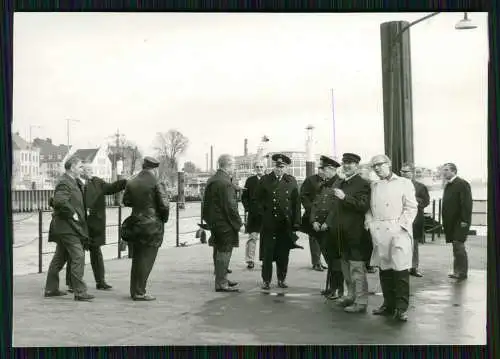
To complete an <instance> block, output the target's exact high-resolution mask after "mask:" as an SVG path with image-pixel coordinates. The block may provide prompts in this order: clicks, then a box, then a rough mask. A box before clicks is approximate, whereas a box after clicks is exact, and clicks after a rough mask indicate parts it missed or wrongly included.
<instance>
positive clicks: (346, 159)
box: [342, 153, 361, 163]
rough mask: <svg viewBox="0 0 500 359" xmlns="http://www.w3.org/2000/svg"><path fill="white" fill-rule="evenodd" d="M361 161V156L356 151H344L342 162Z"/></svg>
mask: <svg viewBox="0 0 500 359" xmlns="http://www.w3.org/2000/svg"><path fill="white" fill-rule="evenodd" d="M360 161H361V157H359V156H358V155H357V154H355V153H344V154H343V155H342V162H354V163H359V162H360Z"/></svg>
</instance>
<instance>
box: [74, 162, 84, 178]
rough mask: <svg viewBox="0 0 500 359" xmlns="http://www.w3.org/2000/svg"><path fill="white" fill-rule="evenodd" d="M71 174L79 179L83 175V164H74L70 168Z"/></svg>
mask: <svg viewBox="0 0 500 359" xmlns="http://www.w3.org/2000/svg"><path fill="white" fill-rule="evenodd" d="M71 173H72V175H73V176H75V177H80V176H81V175H82V174H83V162H82V161H78V162H75V163H74V164H73V166H71Z"/></svg>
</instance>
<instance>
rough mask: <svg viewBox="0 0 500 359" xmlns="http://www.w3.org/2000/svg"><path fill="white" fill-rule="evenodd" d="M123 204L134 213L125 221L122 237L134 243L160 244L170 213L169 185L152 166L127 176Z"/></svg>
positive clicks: (153, 245)
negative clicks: (155, 174) (152, 171)
mask: <svg viewBox="0 0 500 359" xmlns="http://www.w3.org/2000/svg"><path fill="white" fill-rule="evenodd" d="M123 204H124V205H125V206H126V207H132V214H131V215H130V216H129V217H127V218H126V219H125V221H124V222H123V223H122V229H121V230H122V238H123V239H125V238H124V237H126V240H127V241H129V242H133V243H134V244H136V243H140V244H142V245H145V246H152V247H161V245H162V243H163V235H164V232H165V223H167V221H168V218H169V213H170V203H169V198H168V194H167V191H166V187H165V185H164V184H163V183H161V182H159V181H158V179H157V178H156V177H155V176H154V174H153V173H151V172H150V171H149V170H142V171H141V172H139V173H138V174H137V176H135V177H134V178H132V179H130V180H128V182H127V186H126V187H125V192H124V194H123Z"/></svg>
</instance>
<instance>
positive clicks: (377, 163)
mask: <svg viewBox="0 0 500 359" xmlns="http://www.w3.org/2000/svg"><path fill="white" fill-rule="evenodd" d="M372 167H373V170H374V171H375V174H376V175H377V176H378V177H379V178H387V177H389V175H390V174H391V167H390V164H389V163H388V162H387V159H386V158H385V157H380V156H379V157H375V158H374V159H373V161H372Z"/></svg>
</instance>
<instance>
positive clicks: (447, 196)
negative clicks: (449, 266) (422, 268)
mask: <svg viewBox="0 0 500 359" xmlns="http://www.w3.org/2000/svg"><path fill="white" fill-rule="evenodd" d="M442 175H443V177H444V179H445V180H446V187H445V188H444V193H443V204H442V206H443V209H442V216H443V229H444V235H445V237H446V243H451V244H452V245H453V273H451V274H450V275H449V277H450V278H453V279H457V280H459V281H462V280H465V279H467V275H468V259H467V251H466V250H465V241H466V240H467V235H468V234H469V229H470V226H471V220H472V191H471V188H470V184H469V182H467V181H466V180H464V179H463V178H461V177H458V176H457V166H456V165H455V164H454V163H446V164H444V165H443V167H442Z"/></svg>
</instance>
